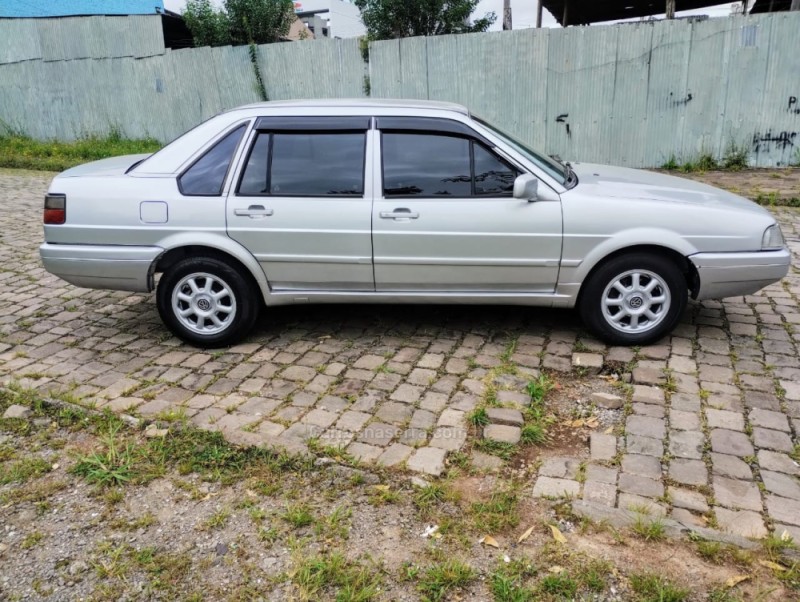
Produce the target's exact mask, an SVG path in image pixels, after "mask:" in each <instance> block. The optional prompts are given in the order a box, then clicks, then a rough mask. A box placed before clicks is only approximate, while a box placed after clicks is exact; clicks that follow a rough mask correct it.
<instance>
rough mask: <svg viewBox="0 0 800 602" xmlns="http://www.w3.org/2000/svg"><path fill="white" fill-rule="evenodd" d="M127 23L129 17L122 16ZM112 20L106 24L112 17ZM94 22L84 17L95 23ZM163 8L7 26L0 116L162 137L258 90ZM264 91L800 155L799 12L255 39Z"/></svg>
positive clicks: (626, 149)
mask: <svg viewBox="0 0 800 602" xmlns="http://www.w3.org/2000/svg"><path fill="white" fill-rule="evenodd" d="M124 19H132V20H134V21H131V23H133V24H132V25H125V26H123V25H120V23H122V22H123V20H124ZM104 20H105V21H104ZM90 22H91V25H90V24H89V23H90ZM160 27H161V25H160V19H159V18H158V17H127V18H119V17H90V18H76V19H59V20H13V21H10V20H2V21H0V120H2V121H4V122H5V123H7V124H8V125H9V126H10V127H11V128H13V129H16V130H19V131H23V132H25V133H28V134H30V135H32V136H35V137H37V138H62V139H70V138H75V137H78V136H82V135H86V134H92V133H106V132H108V131H110V130H112V129H117V130H119V131H121V132H122V133H124V134H125V135H126V136H133V137H139V136H154V137H156V138H158V139H161V140H168V139H171V138H173V137H174V136H176V135H178V134H180V133H181V132H183V131H185V130H186V129H188V128H190V127H192V126H194V125H196V124H197V123H199V122H200V121H202V120H203V119H206V118H208V117H210V116H211V115H213V114H215V113H217V112H219V111H221V110H224V109H226V108H231V107H233V106H236V105H239V104H243V103H246V102H253V101H257V100H259V99H260V92H259V83H258V79H257V77H256V71H255V70H254V68H253V65H252V62H251V59H250V50H249V48H246V47H237V48H230V47H225V48H214V49H211V48H198V49H192V50H179V51H169V50H164V48H163V40H162V38H161V37H160V36H161V31H160ZM257 63H258V69H259V74H260V76H261V80H262V81H263V83H264V86H265V88H266V90H267V94H268V96H269V98H270V99H273V100H280V99H287V98H325V97H355V96H363V95H364V93H365V85H364V84H365V75H366V74H367V70H368V73H369V83H370V86H371V94H372V95H373V96H377V97H406V98H429V99H438V100H449V101H456V102H460V103H463V104H465V105H467V106H468V107H469V108H470V109H471V110H473V111H474V112H476V113H477V114H480V115H482V116H485V117H486V118H488V119H490V120H492V121H494V122H496V123H497V124H498V125H500V126H501V127H503V128H504V129H507V130H509V131H511V132H513V133H514V134H516V135H517V136H518V137H519V138H521V139H522V140H524V141H526V142H528V143H530V144H532V145H534V146H536V147H538V148H541V149H543V150H545V151H546V152H548V153H550V154H558V155H560V156H562V157H563V158H568V159H574V160H582V161H596V162H604V163H617V164H622V165H631V166H657V165H661V164H663V163H664V162H666V161H667V160H668V159H669V158H670V157H672V156H675V158H676V159H678V160H685V159H692V158H696V157H698V156H699V155H701V154H705V153H708V154H711V155H714V156H715V157H717V158H721V157H723V156H724V155H725V154H726V153H727V152H728V150H729V149H731V148H736V149H739V150H745V151H747V153H748V154H749V158H750V162H751V163H752V164H754V165H762V166H774V165H786V164H788V163H790V162H793V161H798V160H800V154H799V153H800V150H798V149H800V13H774V14H769V15H759V16H748V17H741V16H740V17H731V18H724V19H711V20H708V21H702V22H689V21H661V22H655V23H652V22H650V23H635V24H624V25H616V26H595V27H572V28H568V29H560V30H556V29H551V30H547V29H542V30H522V31H513V32H502V33H491V34H471V35H459V36H442V37H431V38H412V39H405V40H393V41H388V42H379V43H373V44H372V45H371V46H370V62H369V65H368V67H366V66H365V64H364V62H363V60H362V57H361V53H360V51H359V45H358V41H357V40H352V39H350V40H319V41H314V42H298V43H287V44H273V45H267V46H259V47H258V49H257Z"/></svg>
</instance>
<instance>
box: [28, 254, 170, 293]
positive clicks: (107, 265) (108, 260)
mask: <svg viewBox="0 0 800 602" xmlns="http://www.w3.org/2000/svg"><path fill="white" fill-rule="evenodd" d="M163 252H164V249H162V248H161V247H134V246H125V245H60V244H49V243H44V244H43V245H42V246H41V247H39V254H40V255H41V257H42V263H43V264H44V269H45V270H47V271H48V272H50V273H51V274H54V275H56V276H58V277H59V278H61V279H62V280H66V281H67V282H69V283H70V284H74V285H75V286H79V287H81V288H99V289H109V290H117V291H132V292H136V293H147V292H150V291H151V290H153V270H152V266H153V265H154V261H155V259H156V258H157V257H158V256H159V255H161V253H163Z"/></svg>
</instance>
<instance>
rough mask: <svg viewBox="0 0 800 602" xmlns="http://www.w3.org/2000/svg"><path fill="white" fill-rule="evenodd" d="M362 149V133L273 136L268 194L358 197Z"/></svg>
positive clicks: (361, 188)
mask: <svg viewBox="0 0 800 602" xmlns="http://www.w3.org/2000/svg"><path fill="white" fill-rule="evenodd" d="M365 145H366V135H365V134H363V133H358V134H346V133H335V134H333V133H331V134H327V133H314V134H273V135H272V159H271V161H270V164H271V169H270V174H269V180H268V183H269V192H270V194H272V195H273V196H329V195H347V196H361V195H362V194H364V149H365ZM254 178H255V176H254Z"/></svg>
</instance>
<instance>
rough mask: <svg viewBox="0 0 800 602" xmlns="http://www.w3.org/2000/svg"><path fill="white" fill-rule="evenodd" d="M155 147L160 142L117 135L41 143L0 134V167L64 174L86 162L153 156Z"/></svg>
mask: <svg viewBox="0 0 800 602" xmlns="http://www.w3.org/2000/svg"><path fill="white" fill-rule="evenodd" d="M159 148H161V143H160V142H159V141H158V140H154V139H152V138H147V139H143V140H126V139H124V138H123V137H122V135H121V134H119V133H118V132H113V133H111V134H110V135H108V136H105V137H96V136H90V137H87V138H82V139H80V140H76V141H75V142H57V141H55V140H49V141H41V140H33V139H32V138H29V137H27V136H23V135H19V134H8V135H3V134H0V167H12V168H17V169H39V170H42V171H64V170H65V169H69V168H70V167H74V166H76V165H80V164H81V163H86V162H88V161H97V160H98V159H105V158H107V157H116V156H119V155H135V154H140V153H154V152H155V151H157V150H158V149H159Z"/></svg>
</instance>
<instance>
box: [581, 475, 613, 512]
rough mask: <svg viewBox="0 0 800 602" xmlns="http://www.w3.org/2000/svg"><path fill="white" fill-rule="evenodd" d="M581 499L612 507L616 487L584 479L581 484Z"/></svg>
mask: <svg viewBox="0 0 800 602" xmlns="http://www.w3.org/2000/svg"><path fill="white" fill-rule="evenodd" d="M583 499H584V500H586V501H589V502H597V503H598V504H603V505H605V506H610V507H613V506H614V505H615V504H616V503H617V487H616V486H615V485H611V484H609V483H603V482H601V481H586V482H585V483H584V484H583Z"/></svg>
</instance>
